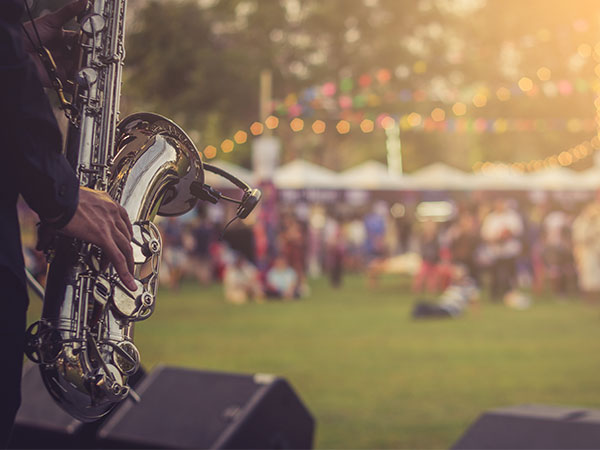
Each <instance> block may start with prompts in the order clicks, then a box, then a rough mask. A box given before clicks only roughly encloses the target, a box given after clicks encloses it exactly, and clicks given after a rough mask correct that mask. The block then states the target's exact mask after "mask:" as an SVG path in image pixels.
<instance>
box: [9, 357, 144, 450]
mask: <svg viewBox="0 0 600 450" xmlns="http://www.w3.org/2000/svg"><path fill="white" fill-rule="evenodd" d="M144 375H145V372H144V370H143V369H142V368H140V370H139V371H138V373H137V374H136V375H135V377H134V378H133V379H132V380H131V385H132V386H136V385H137V383H139V381H140V380H141V379H142V378H143V376H144ZM21 396H22V398H21V407H20V408H19V411H18V412H17V417H16V418H15V426H14V428H13V432H12V435H11V439H10V441H9V444H8V448H21V449H23V448H27V449H39V448H48V449H58V448H69V449H71V448H96V432H97V429H98V427H99V426H100V423H101V422H102V421H97V422H93V423H82V422H80V421H79V420H77V419H74V418H73V417H71V416H70V415H69V414H67V413H66V412H65V411H63V410H62V409H61V408H60V407H59V406H58V405H57V404H56V402H55V401H54V400H53V399H52V397H51V396H50V394H49V393H48V391H47V390H46V387H45V386H44V382H43V381H42V377H41V375H40V371H39V369H38V366H37V365H36V364H33V363H29V362H28V363H26V364H25V365H24V367H23V377H22V379H21ZM117 408H118V407H117ZM103 420H104V419H103Z"/></svg>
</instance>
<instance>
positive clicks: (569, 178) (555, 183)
mask: <svg viewBox="0 0 600 450" xmlns="http://www.w3.org/2000/svg"><path fill="white" fill-rule="evenodd" d="M527 178H528V182H529V187H530V189H540V190H555V191H572V190H585V189H587V188H586V187H583V186H582V183H581V175H579V174H578V172H575V171H574V170H571V169H566V168H564V167H548V168H546V169H542V170H539V171H537V172H533V173H531V174H529V175H527Z"/></svg>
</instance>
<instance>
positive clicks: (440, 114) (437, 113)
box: [431, 108, 446, 122]
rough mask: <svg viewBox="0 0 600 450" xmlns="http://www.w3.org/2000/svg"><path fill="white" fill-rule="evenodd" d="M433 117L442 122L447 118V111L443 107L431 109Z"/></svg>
mask: <svg viewBox="0 0 600 450" xmlns="http://www.w3.org/2000/svg"><path fill="white" fill-rule="evenodd" d="M431 118H432V119H433V120H435V121H436V122H441V121H443V120H445V119H446V111H444V110H443V109H442V108H435V109H434V110H433V111H431Z"/></svg>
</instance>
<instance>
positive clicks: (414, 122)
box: [406, 112, 423, 128]
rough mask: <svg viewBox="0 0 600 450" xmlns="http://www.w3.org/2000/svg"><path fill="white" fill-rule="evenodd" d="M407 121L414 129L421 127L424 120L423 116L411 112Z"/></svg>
mask: <svg viewBox="0 0 600 450" xmlns="http://www.w3.org/2000/svg"><path fill="white" fill-rule="evenodd" d="M406 120H407V121H408V124H409V125H410V126H411V127H413V128H414V127H418V126H419V125H421V122H422V121H423V118H422V117H421V114H419V113H416V112H411V113H410V114H409V115H408V117H406Z"/></svg>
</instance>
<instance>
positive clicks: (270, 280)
mask: <svg viewBox="0 0 600 450" xmlns="http://www.w3.org/2000/svg"><path fill="white" fill-rule="evenodd" d="M297 288H298V274H297V273H296V271H295V270H294V269H293V267H292V266H290V265H289V263H288V261H287V260H286V259H285V256H283V255H279V256H277V257H276V258H275V260H274V261H273V264H272V266H271V268H270V269H269V270H268V271H267V274H266V276H265V292H266V294H267V297H269V298H275V299H282V300H291V299H293V298H296V297H297V296H298V289H297Z"/></svg>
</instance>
